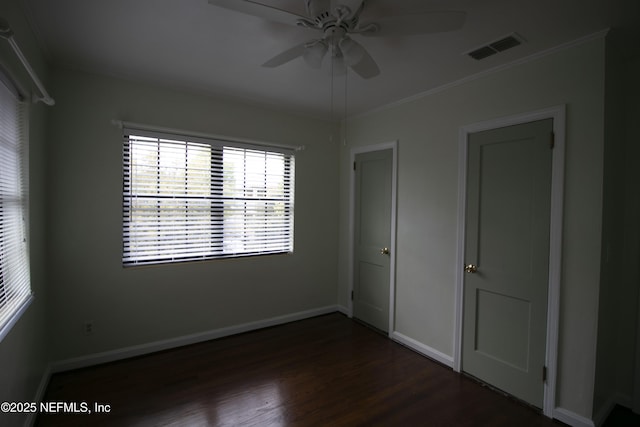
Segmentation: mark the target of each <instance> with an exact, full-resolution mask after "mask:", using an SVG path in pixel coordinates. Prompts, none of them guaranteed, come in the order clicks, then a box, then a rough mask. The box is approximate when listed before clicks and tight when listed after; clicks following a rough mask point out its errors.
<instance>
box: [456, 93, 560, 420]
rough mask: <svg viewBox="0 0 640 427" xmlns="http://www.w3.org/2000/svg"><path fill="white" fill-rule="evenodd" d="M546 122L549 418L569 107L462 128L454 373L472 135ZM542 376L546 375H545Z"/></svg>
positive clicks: (458, 356) (554, 369)
mask: <svg viewBox="0 0 640 427" xmlns="http://www.w3.org/2000/svg"><path fill="white" fill-rule="evenodd" d="M543 119H553V132H554V134H555V145H554V149H553V156H552V165H551V212H550V216H551V224H550V235H549V245H550V246H549V294H548V301H547V341H546V346H547V348H546V356H545V359H546V362H545V363H546V366H547V381H546V382H545V383H544V396H543V408H542V411H543V413H544V415H546V416H547V417H552V416H553V410H554V409H555V396H556V381H557V361H558V331H559V324H560V283H561V266H562V219H563V201H564V168H565V160H564V157H565V139H566V137H565V128H566V123H565V120H566V106H565V105H558V106H554V107H550V108H546V109H542V110H537V111H532V112H528V113H523V114H516V115H512V116H507V117H501V118H497V119H492V120H487V121H482V122H477V123H473V124H470V125H466V126H462V127H461V128H460V130H459V136H458V239H457V240H458V242H457V250H456V264H455V265H456V269H455V281H456V289H455V308H454V312H455V326H454V342H453V369H454V370H455V371H456V372H460V371H461V369H462V326H463V325H462V322H463V297H464V275H463V274H462V267H463V265H464V247H465V233H466V230H465V221H466V195H467V188H466V187H467V183H466V182H467V155H468V153H467V150H468V143H469V135H470V134H472V133H476V132H481V131H485V130H491V129H497V128H501V127H506V126H512V125H519V124H524V123H528V122H533V121H537V120H543ZM541 375H542V373H541Z"/></svg>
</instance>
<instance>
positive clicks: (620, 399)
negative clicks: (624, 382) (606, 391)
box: [593, 393, 633, 427]
mask: <svg viewBox="0 0 640 427" xmlns="http://www.w3.org/2000/svg"><path fill="white" fill-rule="evenodd" d="M616 405H620V406H624V407H625V408H631V407H633V399H632V398H631V397H630V396H627V395H624V394H622V393H616V394H614V395H612V396H611V397H609V399H608V400H607V401H606V402H605V404H604V405H602V407H601V408H599V409H598V410H597V411H596V412H595V415H594V417H593V423H594V424H595V426H596V427H599V426H601V425H602V424H604V422H605V421H606V420H607V417H608V416H609V414H611V411H613V408H615V407H616Z"/></svg>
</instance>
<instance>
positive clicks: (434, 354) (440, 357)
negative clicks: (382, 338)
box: [391, 331, 453, 368]
mask: <svg viewBox="0 0 640 427" xmlns="http://www.w3.org/2000/svg"><path fill="white" fill-rule="evenodd" d="M391 339H393V340H394V341H397V342H399V343H400V344H402V345H405V346H407V347H409V348H410V349H412V350H415V351H417V352H418V353H420V354H422V355H424V356H427V357H429V358H431V359H433V360H435V361H437V362H440V363H442V364H443V365H445V366H448V367H450V368H453V357H451V356H449V355H447V354H444V353H441V352H439V351H438V350H436V349H434V348H431V347H429V346H428V345H425V344H423V343H421V342H420V341H416V340H414V339H413V338H409V337H408V336H406V335H403V334H401V333H400V332H397V331H394V332H393V333H392V334H391Z"/></svg>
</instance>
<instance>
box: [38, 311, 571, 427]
mask: <svg viewBox="0 0 640 427" xmlns="http://www.w3.org/2000/svg"><path fill="white" fill-rule="evenodd" d="M44 401H48V402H61V401H63V402H76V403H78V408H79V409H83V408H82V407H81V406H80V403H81V402H86V403H87V405H88V409H91V410H92V411H93V409H94V403H100V404H105V405H109V407H110V412H109V413H95V412H93V413H91V414H68V413H62V414H60V413H59V414H40V415H39V417H38V419H37V422H36V425H37V426H39V427H47V426H92V427H96V426H139V427H142V426H207V425H215V426H364V425H366V426H509V427H511V426H516V425H517V426H520V427H525V426H557V425H561V423H559V422H557V421H553V420H551V419H548V418H546V417H544V416H542V415H541V414H540V413H539V412H537V411H536V410H534V409H532V408H530V407H528V406H526V405H523V404H521V403H519V402H516V401H514V400H513V399H511V398H508V397H505V396H503V395H501V394H500V393H497V392H495V391H493V390H491V389H489V388H486V387H483V386H482V385H480V384H478V383H476V382H475V381H473V380H472V379H469V378H467V377H465V376H463V375H459V374H457V373H455V372H453V371H452V370H451V369H449V368H446V367H444V366H441V365H439V364H437V363H435V362H433V361H431V360H429V359H428V358H425V357H423V356H421V355H419V354H417V353H415V352H413V351H411V350H409V349H407V348H405V347H403V346H401V345H399V344H397V343H395V342H393V341H391V340H389V339H388V338H386V337H384V336H382V335H380V334H378V333H376V332H374V331H373V330H371V329H369V328H367V327H365V326H363V325H361V324H358V323H356V322H354V321H352V320H350V319H348V318H347V317H345V316H343V315H341V314H337V313H336V314H329V315H326V316H320V317H316V318H312V319H307V320H302V321H299V322H294V323H290V324H287V325H282V326H277V327H273V328H268V329H263V330H259V331H254V332H249V333H245V334H241V335H236V336H232V337H227V338H223V339H219V340H213V341H209V342H205V343H201V344H195V345H190V346H187V347H182V348H179V349H173V350H168V351H163V352H160V353H155V354H152V355H148V356H142V357H137V358H133V359H129V360H124V361H119V362H113V363H109V364H105V365H100V366H96V367H92V368H86V369H80V370H76V371H72V372H65V373H60V374H56V375H53V377H52V378H51V381H50V383H49V386H48V388H47V391H46V395H45V398H44Z"/></svg>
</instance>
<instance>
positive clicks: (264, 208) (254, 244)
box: [123, 128, 294, 265]
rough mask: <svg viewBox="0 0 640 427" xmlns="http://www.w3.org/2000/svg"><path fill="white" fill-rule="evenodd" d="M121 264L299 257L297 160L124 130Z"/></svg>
mask: <svg viewBox="0 0 640 427" xmlns="http://www.w3.org/2000/svg"><path fill="white" fill-rule="evenodd" d="M123 159H124V161H123V163H124V189H123V264H124V265H139V264H154V263H169V262H181V261H192V260H204V259H213V258H228V257H239V256H250V255H262V254H275V253H288V252H292V251H293V218H294V216H293V211H294V203H293V198H294V155H293V152H292V151H289V150H283V149H279V148H275V147H274V148H273V149H272V148H269V147H257V146H246V145H243V144H235V143H232V142H228V141H219V140H208V139H205V138H190V137H178V136H176V135H165V134H160V133H156V132H149V131H139V130H135V129H131V130H130V129H126V128H125V134H124V155H123Z"/></svg>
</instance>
